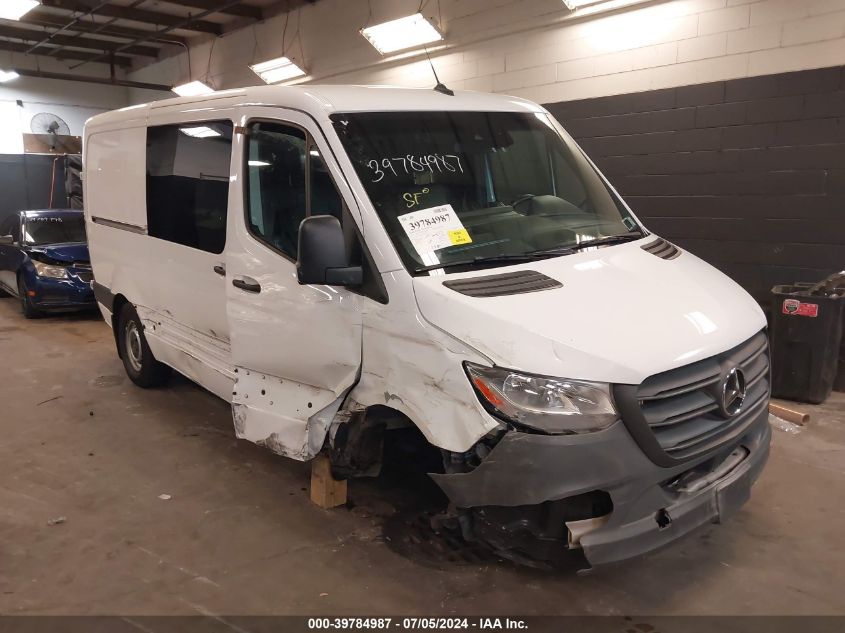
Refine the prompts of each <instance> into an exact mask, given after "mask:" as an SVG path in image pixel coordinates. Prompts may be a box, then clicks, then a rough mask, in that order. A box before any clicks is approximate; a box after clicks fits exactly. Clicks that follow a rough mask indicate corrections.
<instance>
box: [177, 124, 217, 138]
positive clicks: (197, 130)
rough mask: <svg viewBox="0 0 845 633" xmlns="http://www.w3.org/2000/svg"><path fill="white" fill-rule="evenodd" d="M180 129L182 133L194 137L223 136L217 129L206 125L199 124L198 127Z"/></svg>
mask: <svg viewBox="0 0 845 633" xmlns="http://www.w3.org/2000/svg"><path fill="white" fill-rule="evenodd" d="M179 131H180V132H182V134H186V135H188V136H193V137H194V138H211V137H213V136H222V134H220V132H218V131H217V130H212V129H211V128H210V127H206V126H205V125H198V126H196V127H180V128H179Z"/></svg>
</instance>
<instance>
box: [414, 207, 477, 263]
mask: <svg viewBox="0 0 845 633" xmlns="http://www.w3.org/2000/svg"><path fill="white" fill-rule="evenodd" d="M397 219H398V220H399V223H400V224H401V225H402V228H403V229H404V230H405V234H406V235H407V236H408V239H409V240H411V244H412V245H413V247H414V248H415V249H416V251H417V253H419V255H420V256H421V257H423V258H425V259H430V258H431V255H433V254H434V251H438V250H440V249H441V248H447V247H449V246H459V245H461V244H471V243H472V238H471V237H470V236H469V233H468V232H467V230H466V228H464V225H463V224H462V223H461V220H460V218H459V217H458V214H457V213H455V210H454V209H453V208H452V205H451V204H443V205H440V206H437V207H431V208H430V209H420V210H419V211H412V212H411V213H406V214H405V215H400V216H399V217H398V218H397Z"/></svg>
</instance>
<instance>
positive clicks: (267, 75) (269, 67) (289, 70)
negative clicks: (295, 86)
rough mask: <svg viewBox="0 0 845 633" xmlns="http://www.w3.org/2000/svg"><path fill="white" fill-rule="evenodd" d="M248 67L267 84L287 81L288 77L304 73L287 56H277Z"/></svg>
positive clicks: (300, 75) (291, 77) (299, 75)
mask: <svg viewBox="0 0 845 633" xmlns="http://www.w3.org/2000/svg"><path fill="white" fill-rule="evenodd" d="M250 68H251V69H252V72H254V73H255V74H256V75H258V76H259V77H261V79H263V80H264V83H268V84H276V83H279V82H280V81H287V80H288V79H293V78H295V77H302V76H304V75H305V71H304V70H302V69H301V68H300V67H299V66H297V65H296V64H294V63H293V62H292V61H291V60H290V59H288V58H287V57H277V58H276V59H271V60H269V61H266V62H261V63H260V64H255V65H254V66H250Z"/></svg>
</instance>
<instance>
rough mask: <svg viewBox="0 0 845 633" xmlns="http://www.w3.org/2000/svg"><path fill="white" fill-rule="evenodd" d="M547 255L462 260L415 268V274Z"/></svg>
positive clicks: (529, 260)
mask: <svg viewBox="0 0 845 633" xmlns="http://www.w3.org/2000/svg"><path fill="white" fill-rule="evenodd" d="M547 256H548V255H547V254H546V253H519V254H515V255H491V256H490V257H474V258H473V259H462V260H459V261H456V262H444V263H442V264H432V265H431V266H422V267H421V268H415V269H414V272H415V273H424V272H428V271H429V270H437V269H439V268H443V269H446V268H456V267H458V266H476V265H478V264H487V263H497V262H512V263H520V262H533V261H536V260H538V259H543V258H544V257H547Z"/></svg>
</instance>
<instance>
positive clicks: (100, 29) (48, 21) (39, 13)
mask: <svg viewBox="0 0 845 633" xmlns="http://www.w3.org/2000/svg"><path fill="white" fill-rule="evenodd" d="M20 23H21V24H24V23H25V24H31V25H32V26H40V27H44V28H48V29H60V28H62V27H63V26H64V25H65V24H67V23H68V20H67V18H66V17H65V16H61V15H58V14H57V13H52V12H49V11H44V10H43V9H34V10H32V11H30V12H29V13H27V14H26V15H24V16H23V17H22V18H21V19H20ZM73 30H74V31H77V32H80V33H97V34H100V35H109V36H111V37H121V38H124V39H127V40H135V39H138V38H140V37H149V36H150V35H152V34H153V33H154V31H144V30H142V29H131V28H126V27H123V26H113V25H111V24H109V25H105V24H101V23H98V22H77V23H76V24H74V25H73ZM158 41H159V42H162V40H158ZM153 43H155V40H153ZM162 43H167V44H181V45H186V44H187V43H188V41H187V40H186V39H185V38H183V37H178V36H177V35H168V36H167V38H166V41H163V42H162Z"/></svg>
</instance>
